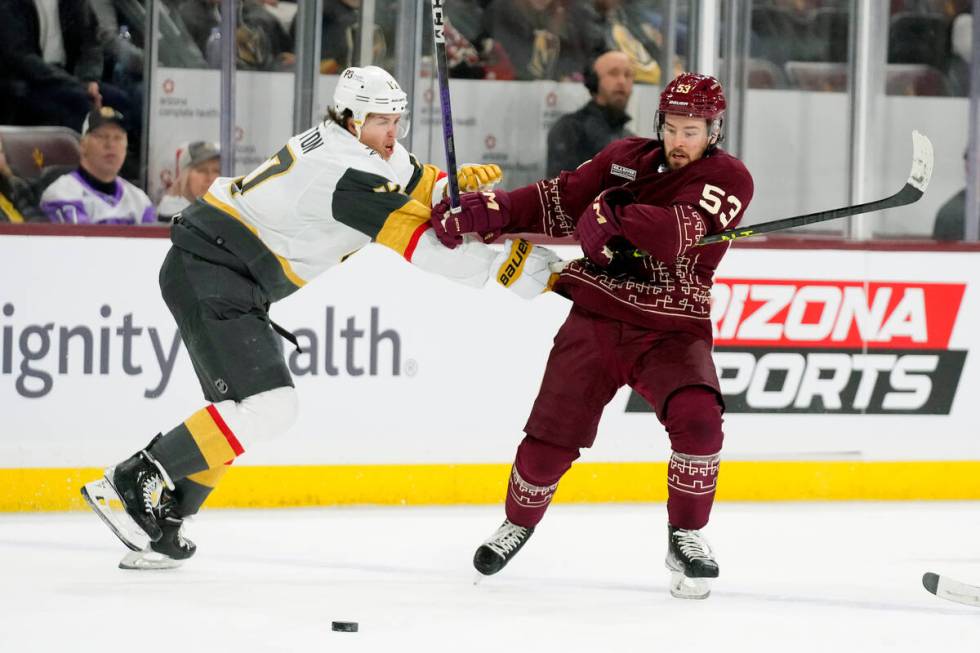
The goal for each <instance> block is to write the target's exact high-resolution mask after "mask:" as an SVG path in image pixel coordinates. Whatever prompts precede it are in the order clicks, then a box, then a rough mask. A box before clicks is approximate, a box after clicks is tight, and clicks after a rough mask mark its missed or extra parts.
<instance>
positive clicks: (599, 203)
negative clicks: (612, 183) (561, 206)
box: [575, 187, 633, 267]
mask: <svg viewBox="0 0 980 653" xmlns="http://www.w3.org/2000/svg"><path fill="white" fill-rule="evenodd" d="M632 201H633V193H631V192H630V191H629V190H627V189H625V188H622V187H616V188H607V189H606V190H604V191H602V192H601V193H599V196H598V197H596V198H595V199H594V200H593V201H592V203H591V204H590V205H589V206H588V207H586V209H585V210H584V211H583V212H582V215H581V217H580V218H579V219H578V223H577V224H576V225H575V237H576V238H578V240H579V242H580V243H581V244H582V251H583V252H585V255H586V256H587V257H588V258H589V260H590V261H592V262H593V263H595V264H596V265H600V266H602V267H606V266H607V265H609V264H610V263H612V260H613V252H612V250H611V249H609V247H608V245H609V241H611V240H612V239H613V238H616V237H617V236H622V235H623V232H622V230H621V228H620V225H619V218H618V217H617V215H616V211H617V210H621V207H623V206H625V205H626V204H629V203H630V202H632Z"/></svg>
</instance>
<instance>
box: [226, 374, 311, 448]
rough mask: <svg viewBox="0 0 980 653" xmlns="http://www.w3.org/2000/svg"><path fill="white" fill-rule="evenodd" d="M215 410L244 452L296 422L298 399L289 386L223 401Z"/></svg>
mask: <svg viewBox="0 0 980 653" xmlns="http://www.w3.org/2000/svg"><path fill="white" fill-rule="evenodd" d="M214 407H215V408H216V409H217V410H218V413H220V415H221V417H222V418H223V419H224V420H225V423H226V424H227V425H228V428H230V429H231V431H232V433H234V434H235V436H236V437H237V438H238V440H239V441H240V442H241V443H242V445H243V446H244V447H245V449H248V448H249V446H250V445H251V444H253V443H255V442H258V441H262V440H268V439H270V438H273V437H275V436H277V435H280V434H281V433H284V432H285V431H288V430H289V429H290V427H292V425H293V424H294V423H295V422H296V417H297V416H298V414H299V397H298V395H297V393H296V389H295V388H293V387H290V386H283V387H281V388H274V389H272V390H266V391H265V392H259V393H257V394H254V395H251V396H248V397H245V398H244V399H242V400H241V401H237V402H236V401H222V402H219V403H216V404H215V405H214Z"/></svg>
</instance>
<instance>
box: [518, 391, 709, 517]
mask: <svg viewBox="0 0 980 653" xmlns="http://www.w3.org/2000/svg"><path fill="white" fill-rule="evenodd" d="M664 412H665V413H666V414H665V415H664V416H663V418H662V421H663V424H664V426H665V427H666V429H667V434H668V435H669V436H670V443H671V448H672V449H673V453H672V455H671V457H670V462H669V464H668V469H667V518H668V521H669V522H670V524H671V525H672V526H675V527H677V528H688V529H698V528H702V527H704V525H705V524H707V523H708V516H709V515H710V513H711V506H712V504H713V503H714V498H715V484H716V481H717V477H718V460H719V451H720V450H721V442H722V430H721V422H722V419H721V412H722V411H721V405H720V404H719V399H718V395H717V394H716V393H715V391H714V390H713V389H711V388H708V387H705V386H687V387H683V388H681V389H679V390H677V391H676V392H674V393H673V394H672V395H670V397H669V399H668V400H667V404H666V406H665V411H664ZM578 457H579V448H578V447H573V446H563V445H558V444H552V443H550V442H546V441H544V440H541V439H538V438H536V437H534V436H533V435H530V434H529V435H527V436H526V437H525V438H524V440H523V441H522V442H521V444H520V446H519V447H518V448H517V456H516V458H515V460H514V466H513V467H512V469H511V475H510V481H509V484H508V491H507V500H506V504H505V505H506V512H507V519H509V520H510V521H511V522H513V523H515V524H517V525H519V526H525V527H532V526H535V525H536V524H537V523H538V522H540V521H541V518H542V517H544V513H545V511H546V510H547V509H548V505H549V504H550V503H551V498H552V496H553V495H554V493H555V490H557V488H558V481H559V480H560V479H561V477H562V475H563V474H564V473H565V472H567V471H568V469H569V468H570V467H571V466H572V463H573V462H574V461H575V460H576V459H577V458H578Z"/></svg>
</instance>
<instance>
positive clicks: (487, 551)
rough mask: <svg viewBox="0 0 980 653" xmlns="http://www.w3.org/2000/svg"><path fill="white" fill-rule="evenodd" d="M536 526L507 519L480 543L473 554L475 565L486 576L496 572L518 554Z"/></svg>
mask: <svg viewBox="0 0 980 653" xmlns="http://www.w3.org/2000/svg"><path fill="white" fill-rule="evenodd" d="M533 532H534V527H533V526H532V527H531V528H525V527H524V526H518V525H517V524H512V523H511V522H510V520H507V519H505V520H504V523H503V524H501V525H500V528H498V529H497V530H496V532H495V533H494V534H493V535H491V536H490V539H488V540H487V541H486V542H484V543H483V544H481V545H480V547H479V548H478V549H477V550H476V554H474V556H473V566H474V567H476V570H477V571H478V572H480V573H481V574H483V575H484V576H490V575H491V574H495V573H497V572H498V571H500V570H501V569H503V568H504V566H505V565H506V564H507V563H508V562H510V559H511V558H513V557H514V556H515V555H517V552H518V551H520V550H521V547H522V546H524V543H525V542H527V541H528V540H529V539H530V538H531V533H533Z"/></svg>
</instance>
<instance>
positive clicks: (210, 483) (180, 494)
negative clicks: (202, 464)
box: [174, 462, 231, 517]
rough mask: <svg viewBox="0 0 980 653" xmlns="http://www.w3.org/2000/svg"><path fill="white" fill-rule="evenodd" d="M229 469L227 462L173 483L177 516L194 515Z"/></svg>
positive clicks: (229, 465) (229, 463) (229, 464)
mask: <svg viewBox="0 0 980 653" xmlns="http://www.w3.org/2000/svg"><path fill="white" fill-rule="evenodd" d="M230 468H231V462H228V463H225V464H224V465H221V466H220V467H215V468H214V469H206V470H204V471H203V472H198V473H196V474H191V475H190V476H188V477H186V478H182V479H180V480H179V481H177V482H175V483H174V485H175V486H176V488H177V489H176V490H175V491H174V495H175V497H176V499H177V514H178V515H180V516H181V517H190V516H191V515H196V514H197V511H198V510H200V509H201V506H202V505H203V504H204V502H205V501H206V500H207V498H208V496H210V494H211V492H212V491H213V490H214V488H215V487H216V486H217V485H218V482H219V481H220V480H221V479H222V478H223V477H224V475H225V474H226V473H227V472H228V470H229V469H230Z"/></svg>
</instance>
